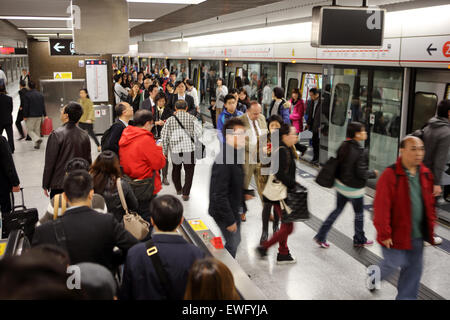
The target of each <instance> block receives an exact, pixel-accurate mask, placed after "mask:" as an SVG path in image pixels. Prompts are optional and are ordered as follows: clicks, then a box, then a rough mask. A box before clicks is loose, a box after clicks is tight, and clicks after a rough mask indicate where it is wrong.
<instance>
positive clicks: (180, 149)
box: [161, 100, 202, 201]
mask: <svg viewBox="0 0 450 320" xmlns="http://www.w3.org/2000/svg"><path fill="white" fill-rule="evenodd" d="M187 111H188V105H187V103H186V101H184V100H178V101H177V102H176V103H175V114H174V115H173V116H172V117H170V118H169V119H167V121H166V123H165V124H164V127H163V129H162V131H161V139H162V147H163V151H164V154H169V152H170V158H171V159H172V181H173V184H174V186H175V189H176V191H177V194H178V195H182V196H183V200H184V201H188V200H189V194H190V192H191V187H192V179H193V177H194V170H195V160H196V158H195V145H194V143H193V141H192V140H194V141H195V140H197V139H198V138H200V136H201V134H202V130H201V125H200V123H199V122H198V121H197V118H196V117H194V116H193V115H191V114H189V113H188V112H187ZM182 166H183V167H184V171H185V182H184V186H183V187H182V186H181V167H182Z"/></svg>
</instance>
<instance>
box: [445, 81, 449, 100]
mask: <svg viewBox="0 0 450 320" xmlns="http://www.w3.org/2000/svg"><path fill="white" fill-rule="evenodd" d="M444 99H446V100H448V99H450V83H447V87H446V88H445V96H444Z"/></svg>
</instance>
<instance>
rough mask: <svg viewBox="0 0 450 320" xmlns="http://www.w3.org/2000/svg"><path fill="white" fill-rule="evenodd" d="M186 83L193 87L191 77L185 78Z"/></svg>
mask: <svg viewBox="0 0 450 320" xmlns="http://www.w3.org/2000/svg"><path fill="white" fill-rule="evenodd" d="M186 84H187V85H188V86H190V87H193V86H194V81H192V80H191V79H187V80H186Z"/></svg>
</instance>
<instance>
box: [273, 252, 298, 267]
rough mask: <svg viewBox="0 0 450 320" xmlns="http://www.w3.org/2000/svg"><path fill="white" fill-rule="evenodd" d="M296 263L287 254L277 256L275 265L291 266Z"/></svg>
mask: <svg viewBox="0 0 450 320" xmlns="http://www.w3.org/2000/svg"><path fill="white" fill-rule="evenodd" d="M291 263H297V260H295V258H294V257H293V256H291V254H290V253H288V254H278V255H277V264H291Z"/></svg>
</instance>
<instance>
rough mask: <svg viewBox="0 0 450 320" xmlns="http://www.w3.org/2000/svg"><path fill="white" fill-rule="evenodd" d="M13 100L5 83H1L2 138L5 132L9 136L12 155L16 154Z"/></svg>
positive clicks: (0, 115) (0, 117)
mask: <svg viewBox="0 0 450 320" xmlns="http://www.w3.org/2000/svg"><path fill="white" fill-rule="evenodd" d="M12 111H13V100H12V98H11V97H10V96H8V95H7V92H6V87H5V85H4V84H3V83H0V136H1V135H2V134H3V130H5V131H6V134H7V135H8V144H9V148H10V150H11V153H14V134H13V128H12V124H13V118H12Z"/></svg>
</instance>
